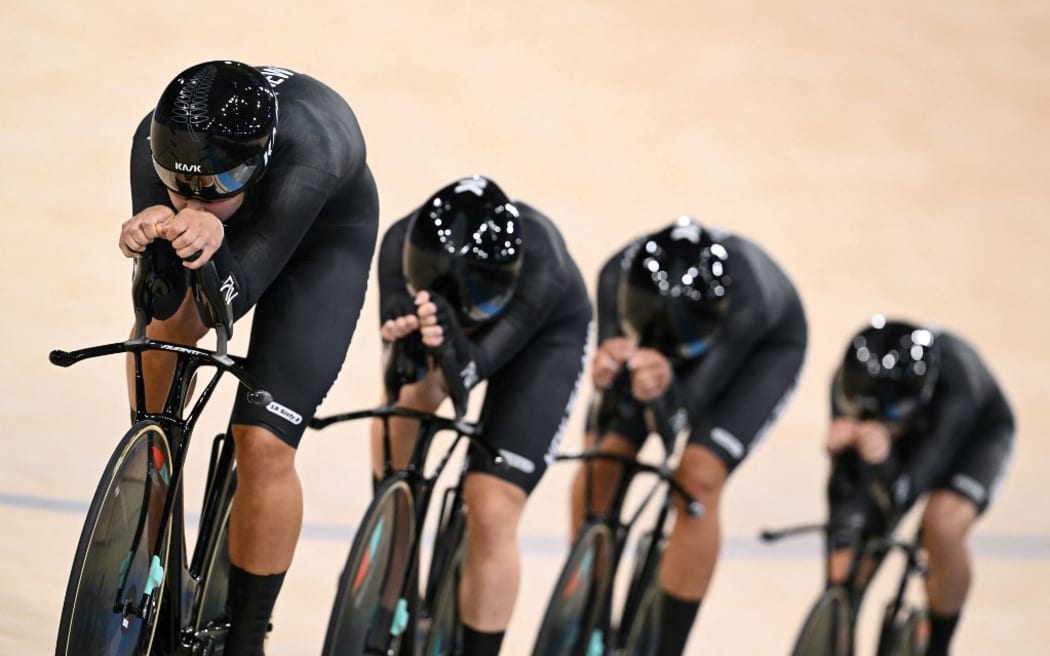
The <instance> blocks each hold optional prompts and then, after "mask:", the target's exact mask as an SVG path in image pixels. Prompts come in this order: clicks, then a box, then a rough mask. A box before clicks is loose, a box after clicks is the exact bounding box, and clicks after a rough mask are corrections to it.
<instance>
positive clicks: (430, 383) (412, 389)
mask: <svg viewBox="0 0 1050 656" xmlns="http://www.w3.org/2000/svg"><path fill="white" fill-rule="evenodd" d="M445 397H446V394H445V392H444V390H442V388H441V385H440V384H438V381H437V378H436V377H435V376H434V374H428V375H427V376H426V377H424V378H423V379H422V380H420V381H418V382H415V383H412V384H410V385H405V386H403V387H402V388H401V390H400V391H399V392H398V395H397V404H396V405H398V406H401V407H403V408H411V409H412V410H419V411H420V412H434V411H436V410H437V409H438V406H440V405H441V403H442V402H443V401H444V400H445Z"/></svg>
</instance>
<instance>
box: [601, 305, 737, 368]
mask: <svg viewBox="0 0 1050 656" xmlns="http://www.w3.org/2000/svg"><path fill="white" fill-rule="evenodd" d="M622 302H623V320H622V325H623V328H624V332H625V333H627V335H629V336H631V337H633V338H635V339H636V340H638V344H639V345H640V346H643V347H645V348H652V349H656V350H658V351H660V352H661V353H663V354H664V355H665V356H667V357H668V358H671V359H672V360H674V361H685V360H692V359H694V358H697V357H700V356H701V355H703V354H704V353H706V352H707V350H708V348H709V347H710V345H711V339H712V337H714V335H715V333H716V332H717V330H718V328H719V326H720V324H721V319H722V314H723V312H722V310H723V309H724V308H723V306H724V305H725V300H724V299H723V300H720V301H718V302H717V303H712V304H711V307H709V308H702V309H701V308H690V307H682V306H683V305H688V304H687V303H684V302H681V300H680V299H675V300H672V299H668V298H667V297H664V296H660V295H657V294H649V293H644V292H632V291H631V290H626V294H625V296H624V298H623V299H622Z"/></svg>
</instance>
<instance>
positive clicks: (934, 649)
mask: <svg viewBox="0 0 1050 656" xmlns="http://www.w3.org/2000/svg"><path fill="white" fill-rule="evenodd" d="M958 623H959V613H955V614H954V615H947V616H944V615H934V614H933V613H932V612H931V613H930V644H929V645H927V647H926V656H948V645H949V644H950V643H951V641H952V634H953V633H955V625H956V624H958Z"/></svg>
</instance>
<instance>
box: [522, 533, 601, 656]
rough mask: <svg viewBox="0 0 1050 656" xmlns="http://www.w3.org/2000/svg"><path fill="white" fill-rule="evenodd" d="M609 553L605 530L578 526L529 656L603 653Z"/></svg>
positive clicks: (570, 655) (582, 655) (571, 655)
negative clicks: (579, 529) (578, 529)
mask: <svg viewBox="0 0 1050 656" xmlns="http://www.w3.org/2000/svg"><path fill="white" fill-rule="evenodd" d="M614 548H615V544H614V540H613V534H612V530H611V529H610V528H609V527H608V526H606V525H605V524H602V523H597V522H595V523H590V524H586V525H585V526H584V527H583V530H582V531H581V532H580V536H579V537H578V538H577V539H576V542H575V543H574V544H573V546H572V550H571V551H570V552H569V558H568V560H567V561H566V562H565V567H564V568H563V569H562V572H561V575H560V576H559V577H558V583H557V584H556V585H555V587H554V592H553V593H552V594H551V598H550V603H548V605H547V612H546V614H545V615H544V617H543V622H542V623H541V624H540V630H539V635H538V636H537V638H536V645H535V647H533V649H532V653H533V654H534V656H590V655H592V654H601V653H604V650H605V636H604V635H603V634H602V621H601V620H602V614H603V613H604V612H606V609H607V605H608V601H609V599H608V598H609V593H610V590H611V584H612V578H613V573H614V570H615V567H614V565H615V555H614V553H613V552H614Z"/></svg>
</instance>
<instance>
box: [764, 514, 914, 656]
mask: <svg viewBox="0 0 1050 656" xmlns="http://www.w3.org/2000/svg"><path fill="white" fill-rule="evenodd" d="M836 531H845V532H846V533H847V534H848V540H849V543H850V544H851V545H852V547H851V550H852V554H853V556H852V558H851V560H850V566H849V570H848V572H847V574H846V577H845V579H843V581H842V582H841V583H831V582H828V583H827V584H826V587H825V589H824V591H823V592H822V593H821V594H820V596H819V597H818V598H817V600H816V602H814V604H813V606H812V608H811V609H810V611H809V613H808V615H807V616H806V620H805V622H803V625H802V629H801V630H800V631H799V634H798V637H797V638H796V640H795V645H794V647H793V648H792V651H791V654H792V656H853V653H854V641H855V632H856V624H857V618H858V616H859V613H860V605H861V600H862V599H863V596H864V591H865V589H866V587H867V584H868V583H869V582H870V577H871V576H874V571H872V572H871V573H870V574H869V576H868V580H865V578H866V577H865V576H862V570H863V569H864V568H865V567H870V566H871V565H874V566H875V567H876V568H877V567H878V564H880V563H881V562H882V560H883V559H884V558H885V557H886V556H887V555H888V554H889V552H890V551H892V550H894V549H899V550H900V551H901V552H902V553H903V554H904V557H905V565H904V569H903V572H902V573H901V578H900V581H899V582H898V583H897V591H896V594H895V595H894V596H893V598H892V599H890V600H889V602H887V603H886V605H885V607H884V609H883V615H882V623H881V625H880V630H879V640H878V643H877V644H878V647H877V649H876V652H875V653H876V654H877V656H923V655H924V654H925V653H926V643H927V640H928V637H929V620H928V618H927V615H926V610H925V609H924V608H921V607H918V606H916V605H913V604H911V603H910V602H908V601H907V599H906V597H905V593H906V592H907V589H908V583H909V582H910V580H911V579H912V577H914V576H924V575H925V573H926V565H925V561H924V558H923V554H922V549H921V534H917V535H916V536H915V538H914V539H912V540H908V541H902V540H898V539H896V538H895V537H893V536H892V535H888V536H881V537H880V536H869V535H867V534H864V533H862V532H861V531H860V530H859V529H856V528H852V527H846V528H843V527H839V526H833V525H831V524H812V525H803V526H795V527H790V528H785V529H780V530H765V531H762V533H761V538H762V540H764V541H766V542H775V541H777V540H781V539H783V538H786V537H790V536H795V535H802V534H806V533H821V534H823V535H824V538H825V543H826V545H827V547H828V548H830V546H831V543H832V538H833V536H834V535H835V533H836ZM825 552H826V553H830V551H828V550H827V548H826V550H825ZM825 580H829V577H828V576H827V573H825Z"/></svg>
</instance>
